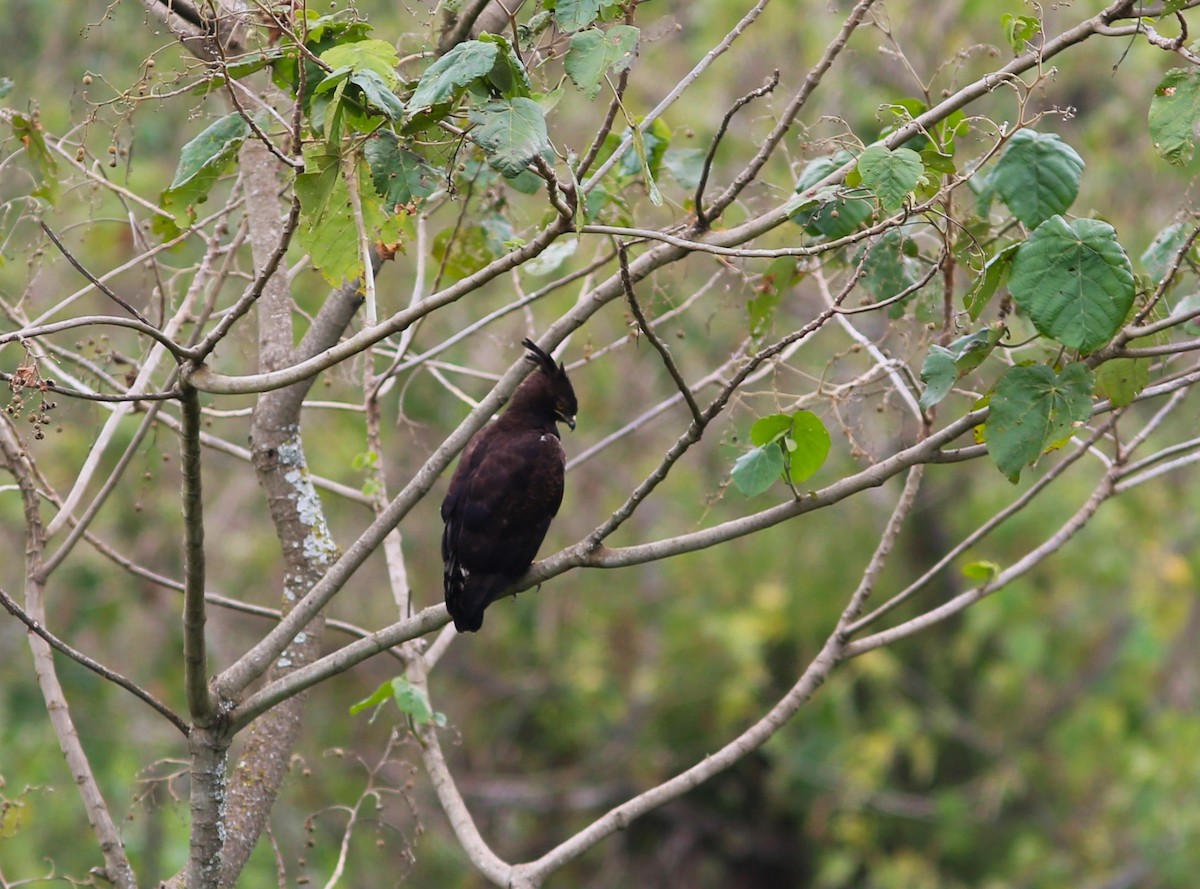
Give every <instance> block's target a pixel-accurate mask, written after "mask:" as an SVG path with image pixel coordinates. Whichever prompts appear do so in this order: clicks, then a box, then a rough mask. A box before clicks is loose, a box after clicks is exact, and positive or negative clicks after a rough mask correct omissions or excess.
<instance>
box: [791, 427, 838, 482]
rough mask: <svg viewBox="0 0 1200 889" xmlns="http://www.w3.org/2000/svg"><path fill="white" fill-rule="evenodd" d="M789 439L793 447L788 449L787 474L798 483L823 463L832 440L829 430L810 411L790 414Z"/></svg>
mask: <svg viewBox="0 0 1200 889" xmlns="http://www.w3.org/2000/svg"><path fill="white" fill-rule="evenodd" d="M791 441H792V442H794V443H795V447H794V448H790V449H789V466H788V476H789V477H790V478H791V480H792V483H793V484H799V483H800V482H802V481H804V480H805V479H807V478H808V477H809V476H811V475H812V474H813V473H814V472H816V471H817V470H818V469H820V468H821V467H822V466H823V465H824V463H825V458H826V457H828V456H829V447H830V445H831V444H832V442H831V441H830V438H829V430H828V429H826V428H825V424H824V423H822V422H821V418H820V417H818V416H817V415H816V414H814V413H813V412H812V411H796V413H795V414H793V415H792V432H791Z"/></svg>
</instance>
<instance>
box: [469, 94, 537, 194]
mask: <svg viewBox="0 0 1200 889" xmlns="http://www.w3.org/2000/svg"><path fill="white" fill-rule="evenodd" d="M470 118H471V121H472V122H473V123H476V124H478V126H477V127H476V128H475V129H473V130H471V138H472V139H473V140H475V143H476V144H477V145H478V146H479V147H480V148H482V149H483V153H484V154H485V155H486V156H487V159H488V163H489V164H491V165H492V166H493V167H495V168H496V169H497V170H499V171H500V172H501V173H503V174H504V175H505V176H517V175H519V174H520V173H521V172H522V171H523V170H524V169H525V167H526V165H527V164H529V162H530V161H532V160H533V159H534V158H535V157H539V156H541V157H545V156H547V155H549V154H550V137H549V136H548V135H547V133H546V118H545V116H544V115H543V114H542V109H541V107H540V106H539V105H538V103H537V102H535V101H533V100H532V99H526V98H523V97H518V98H516V99H511V100H509V101H506V102H493V103H491V104H488V105H484V106H483V107H482V108H480V109H478V110H473V111H471V113H470Z"/></svg>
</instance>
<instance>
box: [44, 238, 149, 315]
mask: <svg viewBox="0 0 1200 889" xmlns="http://www.w3.org/2000/svg"><path fill="white" fill-rule="evenodd" d="M38 224H39V225H41V227H42V231H44V232H45V233H46V235H47V237H49V238H50V240H51V241H53V242H54V246H55V247H57V248H58V252H59V253H61V254H62V255H63V257H65V258H66V260H67V262H69V263H70V264H71V265H72V266H74V268H75V271H77V272H79V274H81V275H83V277H85V278H87V279H88V280H89V281H91V282H92V285H93V286H94V287H95V288H96V289H97V290H99V291H100V292H101V293H103V294H104V295H105V296H107V297H108V298H109V299H111V300H112V301H113V302H115V303H116V304H117V305H119V306H120V307H121V308H122V309H124V310H125V311H126V312H128V313H129V314H130V315H132V316H133V317H134V318H137V319H138V320H139V321H141V322H142V323H143V324H145V325H146V326H147V327H154V325H153V324H151V323H150V319H148V318H147V317H146V316H145V315H143V314H142V313H141V312H139V311H138V310H137V309H135V308H134V307H133V306H132V305H130V304H129V303H128V302H126V301H125V299H124V297H122V296H120V295H119V294H117V293H116V292H115V291H114V290H113V289H112V288H111V287H109V286H108V285H107V284H105V283H104V282H103V281H101V280H100V279H99V278H97V277H96V276H95V275H93V274H92V273H91V272H89V271H88V270H87V268H86V267H85V266H84V265H83V263H81V262H80V261H79V260H78V259H76V258H75V254H73V253H72V252H71V251H70V250H68V249H67V247H66V245H65V244H64V243H63V242H62V241H60V240H59V239H58V235H56V234H55V233H54V230H53V229H51V228H50V226H48V225H46V221H45V220H44V219H39V220H38Z"/></svg>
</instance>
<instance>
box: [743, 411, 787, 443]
mask: <svg viewBox="0 0 1200 889" xmlns="http://www.w3.org/2000/svg"><path fill="white" fill-rule="evenodd" d="M791 431H792V417H791V414H768V415H767V416H765V417H759V418H758V419H757V420H755V421H754V424H753V425H752V426H751V427H750V441H752V442H753V443H754V444H756V445H758V446H759V447H762V446H763V445H768V444H770V443H771V442H773V441H779V439H781V438H783V437H784V436H785V435H787V434H788V433H790V432H791Z"/></svg>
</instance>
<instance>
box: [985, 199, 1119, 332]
mask: <svg viewBox="0 0 1200 889" xmlns="http://www.w3.org/2000/svg"><path fill="white" fill-rule="evenodd" d="M1008 289H1009V292H1010V293H1011V294H1012V297H1013V299H1014V300H1015V301H1016V303H1017V305H1018V306H1020V307H1021V308H1022V309H1023V310H1024V311H1025V312H1026V313H1027V314H1028V315H1029V317H1030V320H1032V321H1033V326H1034V327H1036V328H1037V331H1038V333H1040V334H1042V335H1043V336H1048V337H1050V338H1051V339H1054V340H1057V341H1058V342H1060V343H1062V344H1063V345H1064V346H1068V347H1069V348H1072V349H1078V350H1079V351H1080V352H1082V353H1084V354H1087V353H1089V352H1093V351H1095V350H1096V349H1097V348H1099V347H1100V346H1102V345H1104V343H1106V342H1108V341H1109V340H1110V339H1112V336H1113V334H1115V333H1116V332H1117V330H1119V329H1120V327H1121V324H1122V323H1123V322H1124V321H1125V317H1126V315H1128V313H1129V309H1130V307H1131V306H1132V305H1133V298H1134V281H1133V268H1132V266H1131V265H1130V262H1129V257H1128V256H1126V255H1125V251H1124V249H1122V247H1121V245H1120V244H1119V243H1117V233H1116V231H1114V229H1113V227H1112V226H1111V225H1109V224H1108V223H1106V222H1101V221H1100V220H1098V219H1076V220H1075V221H1074V222H1071V223H1068V222H1067V221H1066V220H1065V219H1063V218H1062V217H1061V216H1054V217H1052V218H1051V219H1048V220H1046V221H1045V222H1043V223H1042V224H1041V225H1039V226H1038V227H1037V229H1035V230H1034V232H1033V234H1031V235H1030V236H1029V240H1028V241H1026V242H1025V243H1024V244H1022V245H1021V247H1020V248H1019V249H1018V250H1017V255H1016V258H1015V259H1014V260H1013V265H1012V273H1011V274H1010V275H1009V280H1008Z"/></svg>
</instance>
